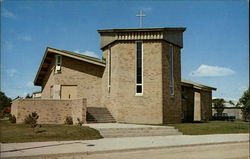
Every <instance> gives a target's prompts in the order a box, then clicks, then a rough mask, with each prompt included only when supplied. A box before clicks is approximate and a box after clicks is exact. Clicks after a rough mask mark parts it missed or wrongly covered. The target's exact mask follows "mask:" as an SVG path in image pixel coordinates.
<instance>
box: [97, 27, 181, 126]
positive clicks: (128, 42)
mask: <svg viewBox="0 0 250 159" xmlns="http://www.w3.org/2000/svg"><path fill="white" fill-rule="evenodd" d="M184 31H185V28H140V29H107V30H98V32H99V34H100V36H101V42H100V47H101V50H102V51H103V58H104V59H105V60H106V67H105V70H104V74H103V77H102V99H101V103H102V105H103V106H105V107H107V108H108V109H109V111H110V112H111V113H112V115H113V116H114V118H115V119H116V121H117V122H123V123H147V124H161V123H173V122H175V123H176V122H181V118H182V114H181V48H182V47H183V32H184Z"/></svg>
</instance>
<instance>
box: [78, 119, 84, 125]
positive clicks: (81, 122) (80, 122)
mask: <svg viewBox="0 0 250 159" xmlns="http://www.w3.org/2000/svg"><path fill="white" fill-rule="evenodd" d="M77 121H78V123H77V126H82V124H83V123H84V122H83V121H81V120H80V119H79V118H77Z"/></svg>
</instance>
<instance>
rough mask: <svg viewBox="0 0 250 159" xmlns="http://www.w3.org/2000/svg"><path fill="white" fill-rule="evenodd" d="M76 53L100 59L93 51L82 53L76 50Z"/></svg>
mask: <svg viewBox="0 0 250 159" xmlns="http://www.w3.org/2000/svg"><path fill="white" fill-rule="evenodd" d="M74 52H76V53H79V54H83V55H86V56H91V57H95V58H99V56H98V54H97V53H95V52H93V51H88V50H86V51H84V52H82V51H81V50H80V49H76V50H75V51H74Z"/></svg>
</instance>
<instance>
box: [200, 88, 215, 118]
mask: <svg viewBox="0 0 250 159" xmlns="http://www.w3.org/2000/svg"><path fill="white" fill-rule="evenodd" d="M200 93H201V120H211V119H212V91H211V90H210V91H208V90H201V91H200Z"/></svg>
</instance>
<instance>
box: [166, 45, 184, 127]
mask: <svg viewBox="0 0 250 159" xmlns="http://www.w3.org/2000/svg"><path fill="white" fill-rule="evenodd" d="M173 46H174V45H173ZM169 50H170V44H169V43H167V42H165V41H163V42H162V91H163V97H162V101H163V122H164V123H178V122H181V118H182V110H181V109H182V108H181V58H180V54H181V52H180V48H179V47H177V46H174V96H171V95H170V88H169V84H170V60H169V59H170V53H169Z"/></svg>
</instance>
